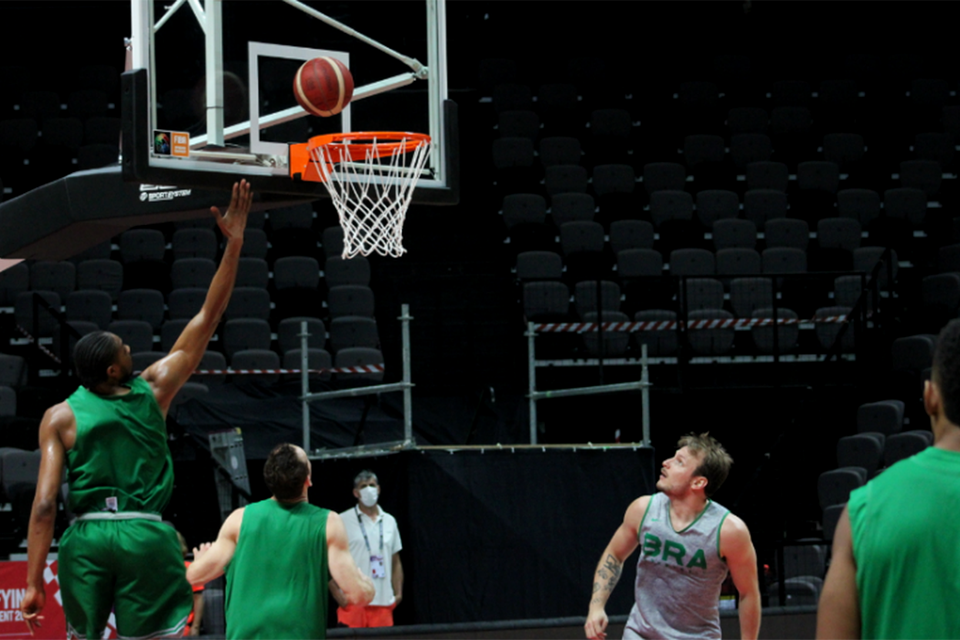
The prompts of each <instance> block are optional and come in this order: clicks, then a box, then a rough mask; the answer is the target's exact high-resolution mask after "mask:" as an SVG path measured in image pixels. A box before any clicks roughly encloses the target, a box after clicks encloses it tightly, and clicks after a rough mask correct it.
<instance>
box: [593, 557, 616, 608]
mask: <svg viewBox="0 0 960 640" xmlns="http://www.w3.org/2000/svg"><path fill="white" fill-rule="evenodd" d="M622 572H623V563H622V562H621V561H620V560H618V559H617V558H616V557H615V556H613V555H612V554H607V557H606V559H605V560H604V561H603V565H602V566H600V567H599V568H597V577H598V578H599V579H600V580H595V581H594V583H593V596H594V597H593V599H591V600H590V604H600V605H602V604H605V603H606V601H607V599H608V598H609V597H610V594H611V593H612V592H613V588H614V587H616V586H617V582H618V581H619V580H620V574H621V573H622Z"/></svg>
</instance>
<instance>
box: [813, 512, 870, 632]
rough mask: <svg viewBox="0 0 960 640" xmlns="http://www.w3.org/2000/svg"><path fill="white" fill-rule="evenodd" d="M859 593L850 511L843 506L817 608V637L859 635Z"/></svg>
mask: <svg viewBox="0 0 960 640" xmlns="http://www.w3.org/2000/svg"><path fill="white" fill-rule="evenodd" d="M859 637H860V596H859V595H858V592H857V563H856V560H855V558H854V555H853V535H852V533H851V531H850V515H849V514H848V513H847V508H846V507H844V508H843V513H842V514H841V515H840V520H839V521H838V522H837V528H836V531H834V534H833V556H832V560H831V562H830V570H829V571H827V579H826V580H824V582H823V592H822V593H821V594H820V606H819V608H818V609H817V638H859Z"/></svg>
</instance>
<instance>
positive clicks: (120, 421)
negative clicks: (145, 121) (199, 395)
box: [20, 180, 253, 638]
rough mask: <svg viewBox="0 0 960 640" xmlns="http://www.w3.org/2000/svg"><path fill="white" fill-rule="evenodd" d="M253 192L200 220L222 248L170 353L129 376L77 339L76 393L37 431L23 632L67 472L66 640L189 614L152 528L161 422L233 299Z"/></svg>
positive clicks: (186, 590) (97, 340) (120, 347)
mask: <svg viewBox="0 0 960 640" xmlns="http://www.w3.org/2000/svg"><path fill="white" fill-rule="evenodd" d="M252 198H253V194H252V192H251V191H250V185H249V184H248V183H247V182H246V180H242V181H240V182H239V183H236V184H234V185H233V194H232V198H231V200H230V207H229V208H228V209H227V212H226V213H225V214H223V215H221V214H220V210H219V209H217V208H216V207H211V212H212V213H213V214H214V216H216V219H217V224H218V225H219V227H220V230H221V231H222V232H223V236H224V237H225V238H226V240H227V245H226V248H225V249H224V252H223V258H222V259H221V261H220V267H219V268H218V269H217V273H216V275H214V278H213V282H212V283H211V285H210V289H209V291H208V292H207V297H206V300H205V301H204V303H203V307H202V308H201V309H200V312H199V313H198V314H197V315H196V316H195V317H194V318H193V319H192V320H191V321H190V323H189V324H188V325H187V326H186V328H185V329H184V330H183V333H182V334H181V335H180V337H179V338H178V339H177V342H176V343H175V344H174V345H173V348H172V349H171V350H170V353H169V354H168V355H167V356H166V357H164V358H163V359H161V360H159V361H157V362H156V363H154V364H153V365H151V366H150V367H148V368H147V369H146V370H145V371H144V372H143V373H142V374H141V375H140V376H139V377H133V361H132V359H131V357H130V347H129V346H127V345H125V344H123V341H122V340H121V339H120V337H119V336H117V335H114V334H112V333H109V332H106V331H98V332H94V333H90V334H87V335H85V336H84V337H83V338H81V339H80V340H79V341H77V344H76V347H75V349H74V356H73V357H74V363H75V367H76V372H77V377H78V378H79V379H80V384H81V385H82V386H81V387H79V388H78V389H77V390H76V391H75V392H74V393H73V394H72V395H71V396H70V397H69V398H67V399H66V400H65V401H64V402H61V403H59V404H56V405H54V406H52V407H50V408H49V409H48V410H47V411H46V413H45V414H44V416H43V420H42V421H41V423H40V474H39V478H38V481H37V492H36V496H35V497H34V501H33V509H32V511H31V513H30V529H29V533H28V538H27V545H28V546H27V563H28V567H27V590H26V594H25V595H24V597H23V600H22V602H21V605H20V609H21V611H22V612H23V618H24V620H25V621H26V623H27V628H28V629H29V630H30V633H31V634H32V633H33V628H34V627H35V626H40V621H41V620H42V619H43V617H42V616H41V615H40V612H41V611H42V610H43V607H44V604H45V603H46V593H45V590H44V578H43V573H44V569H45V568H46V559H47V554H48V553H49V551H50V543H51V540H52V537H53V526H54V519H55V518H56V515H57V494H58V493H59V491H60V483H61V470H62V469H63V467H64V465H66V468H67V482H68V484H69V488H70V493H69V502H70V509H71V511H73V513H74V514H76V515H77V519H76V521H75V522H74V523H73V524H72V525H70V527H69V528H68V529H67V530H66V532H65V533H64V534H63V537H62V538H61V540H60V555H59V567H58V578H59V584H60V594H61V596H62V598H63V611H64V614H65V615H66V619H67V620H66V621H67V631H68V635H69V636H70V637H80V638H84V637H86V638H99V637H101V634H102V632H103V629H104V627H105V626H106V623H107V618H108V616H109V615H110V611H111V609H113V610H114V612H115V614H116V621H117V633H118V634H119V635H120V637H128V638H135V637H143V638H146V637H151V638H152V637H164V636H179V635H182V633H183V629H184V625H185V624H186V621H187V617H188V616H189V614H190V609H191V607H192V605H193V592H192V590H191V588H190V585H189V584H188V583H187V579H186V573H185V568H184V565H183V557H182V556H181V553H180V545H179V542H178V541H177V534H176V531H174V529H173V528H172V527H170V526H169V525H167V524H164V523H163V522H161V515H160V514H161V513H162V511H163V510H164V508H166V506H167V503H168V502H169V501H170V495H171V493H172V492H173V460H172V459H171V457H170V450H169V449H168V447H167V432H166V416H167V411H168V409H169V408H170V403H171V402H172V401H173V399H174V397H175V396H176V395H177V392H178V391H179V390H180V388H181V387H182V386H183V385H184V383H185V382H186V381H187V379H189V378H190V375H191V374H192V373H193V372H194V370H195V369H196V368H197V365H198V364H199V363H200V358H201V357H202V356H203V354H204V351H206V348H207V343H208V342H209V341H210V338H211V337H212V336H213V332H214V331H215V330H216V328H217V325H218V324H219V322H220V316H222V315H223V312H224V311H225V310H226V308H227V303H228V302H229V301H230V295H231V293H232V292H233V286H234V282H235V281H236V276H237V266H238V264H239V260H240V249H241V247H242V245H243V231H244V229H245V228H246V225H247V214H248V212H249V211H250V203H251V201H252Z"/></svg>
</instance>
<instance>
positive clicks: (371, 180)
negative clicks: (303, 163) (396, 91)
mask: <svg viewBox="0 0 960 640" xmlns="http://www.w3.org/2000/svg"><path fill="white" fill-rule="evenodd" d="M362 140H363V142H362V143H359V142H357V141H354V144H353V145H352V148H350V147H351V141H350V140H345V141H344V142H343V143H332V144H325V145H321V146H317V147H311V148H310V156H311V158H312V160H313V161H314V162H315V163H316V164H317V166H318V168H319V171H320V174H321V175H322V176H323V181H324V182H323V183H324V184H325V185H326V187H327V191H328V192H329V193H330V198H331V199H332V200H333V204H334V206H335V207H336V208H337V212H338V213H339V214H340V226H341V227H343V254H342V256H343V258H344V259H346V258H353V257H355V256H358V255H362V256H368V255H370V254H372V253H378V254H380V255H383V256H392V257H399V256H401V255H403V253H404V252H405V251H406V249H404V248H403V222H404V219H405V218H406V214H407V208H408V207H409V206H410V200H411V198H412V197H413V190H414V187H416V185H417V180H419V179H420V174H421V173H423V168H424V166H425V165H426V162H427V156H428V155H429V153H430V140H429V138H427V137H426V136H423V139H415V138H403V137H390V138H389V139H380V140H378V139H377V137H369V138H363V139H362ZM384 146H387V147H390V148H391V150H390V151H389V152H388V153H383V151H384ZM378 148H379V153H378ZM361 159H362V160H361Z"/></svg>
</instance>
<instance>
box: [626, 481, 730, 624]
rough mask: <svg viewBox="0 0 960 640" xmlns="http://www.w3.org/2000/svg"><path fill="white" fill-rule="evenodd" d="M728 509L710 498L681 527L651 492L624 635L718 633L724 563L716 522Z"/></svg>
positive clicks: (719, 523) (666, 500) (660, 495)
mask: <svg viewBox="0 0 960 640" xmlns="http://www.w3.org/2000/svg"><path fill="white" fill-rule="evenodd" d="M729 514H730V511H729V510H728V509H726V508H725V507H722V506H720V505H718V504H717V503H716V502H713V501H712V500H708V501H707V506H706V507H705V508H704V510H703V511H702V512H701V513H700V515H699V516H697V518H696V519H695V520H694V521H693V522H691V523H690V525H689V526H687V527H686V528H685V529H683V530H682V531H676V530H674V528H673V524H672V522H671V520H670V499H669V498H668V497H667V496H666V495H664V494H663V493H656V494H654V495H652V496H651V497H650V502H649V504H648V505H647V510H646V512H645V513H644V514H643V520H642V521H641V522H640V530H639V531H638V533H637V536H638V539H639V543H640V559H639V561H638V562H637V582H636V587H635V596H636V603H635V604H634V605H633V608H632V609H631V610H630V617H629V618H628V620H627V625H626V627H625V628H624V638H638V637H639V638H719V637H720V609H719V602H720V587H721V585H722V584H723V581H724V580H725V579H726V577H727V563H726V561H725V560H724V559H723V558H722V557H721V556H720V527H721V526H723V521H724V520H725V519H726V517H727V516H728V515H729Z"/></svg>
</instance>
